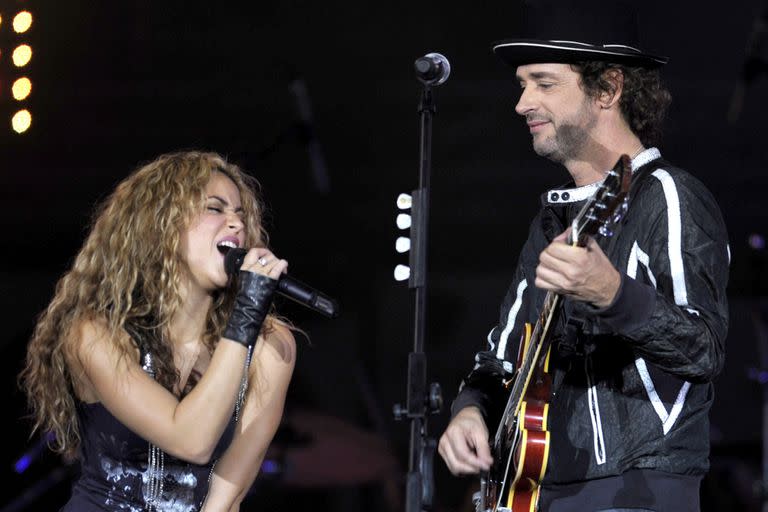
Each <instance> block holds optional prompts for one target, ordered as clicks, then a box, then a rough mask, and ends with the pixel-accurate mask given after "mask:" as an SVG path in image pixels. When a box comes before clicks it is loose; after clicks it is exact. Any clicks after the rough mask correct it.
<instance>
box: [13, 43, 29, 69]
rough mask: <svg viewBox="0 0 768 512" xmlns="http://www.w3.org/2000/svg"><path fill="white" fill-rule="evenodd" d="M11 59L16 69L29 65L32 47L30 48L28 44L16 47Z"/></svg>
mask: <svg viewBox="0 0 768 512" xmlns="http://www.w3.org/2000/svg"><path fill="white" fill-rule="evenodd" d="M11 59H12V60H13V64H14V65H15V66H16V67H17V68H20V67H23V66H26V65H27V64H29V61H30V60H31V59H32V47H30V46H29V45H28V44H22V45H19V46H17V47H16V49H15V50H13V55H11Z"/></svg>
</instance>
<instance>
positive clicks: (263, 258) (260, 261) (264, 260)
mask: <svg viewBox="0 0 768 512" xmlns="http://www.w3.org/2000/svg"><path fill="white" fill-rule="evenodd" d="M259 263H261V266H262V267H265V266H266V265H267V263H268V262H267V258H265V257H264V256H262V257H261V258H259Z"/></svg>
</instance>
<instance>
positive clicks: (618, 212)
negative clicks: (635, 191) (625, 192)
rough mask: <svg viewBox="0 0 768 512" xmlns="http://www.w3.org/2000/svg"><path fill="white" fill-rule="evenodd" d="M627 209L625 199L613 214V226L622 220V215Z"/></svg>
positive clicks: (627, 204)
mask: <svg viewBox="0 0 768 512" xmlns="http://www.w3.org/2000/svg"><path fill="white" fill-rule="evenodd" d="M628 208H629V202H628V201H627V200H626V199H625V200H624V201H622V203H621V206H619V207H618V208H616V213H614V214H613V222H614V223H615V224H618V223H619V221H620V220H621V219H622V218H624V214H625V213H627V209H628Z"/></svg>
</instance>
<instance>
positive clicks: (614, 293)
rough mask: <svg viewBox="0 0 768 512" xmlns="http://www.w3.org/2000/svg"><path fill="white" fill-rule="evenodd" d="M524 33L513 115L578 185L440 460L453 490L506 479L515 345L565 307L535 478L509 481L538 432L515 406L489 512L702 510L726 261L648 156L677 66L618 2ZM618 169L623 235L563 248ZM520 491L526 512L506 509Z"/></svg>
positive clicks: (535, 227) (547, 19)
mask: <svg viewBox="0 0 768 512" xmlns="http://www.w3.org/2000/svg"><path fill="white" fill-rule="evenodd" d="M525 20H526V29H525V31H524V32H523V33H522V34H521V35H520V37H519V38H516V39H507V40H503V41H499V42H497V43H495V44H494V45H493V51H494V53H496V55H498V56H499V57H500V58H501V59H503V60H504V61H505V62H506V63H507V64H509V65H510V66H512V67H513V68H514V69H515V71H516V77H517V79H518V81H519V83H520V85H521V88H522V92H521V95H520V99H519V101H518V103H517V105H516V107H515V110H516V111H517V113H518V114H520V115H521V116H523V117H524V118H525V120H526V123H527V125H528V127H529V129H530V133H531V137H532V140H533V149H534V151H535V152H536V153H537V154H538V155H540V156H543V157H546V158H548V159H550V160H552V161H555V162H557V163H560V164H562V165H563V166H564V167H565V168H566V170H567V171H568V173H569V174H570V177H571V181H569V182H568V183H566V184H564V185H562V186H560V187H557V188H556V189H553V190H550V191H548V192H546V193H545V194H544V195H543V196H542V208H541V209H540V211H539V212H538V213H537V214H536V216H535V218H534V219H533V221H532V224H531V228H530V231H529V236H528V239H527V241H526V243H525V245H524V246H523V249H522V252H521V253H520V255H519V258H518V263H517V269H516V273H515V277H514V281H513V282H512V283H511V285H510V286H509V289H508V292H507V294H506V297H505V299H504V301H503V304H502V306H501V312H500V318H499V322H498V324H497V325H496V326H495V327H494V328H493V329H492V330H491V332H490V334H489V335H488V347H487V348H486V349H485V350H483V351H481V352H479V353H478V354H477V356H476V358H475V364H474V368H473V369H472V371H471V372H470V373H469V374H468V376H467V377H466V378H465V379H464V380H463V382H462V385H461V388H460V391H459V394H458V396H457V397H456V400H455V401H454V402H453V405H452V420H451V422H450V424H449V425H448V427H447V428H446V431H445V433H444V434H443V436H442V437H441V439H440V442H439V452H440V454H441V456H442V457H443V459H444V460H445V463H446V465H447V466H448V468H449V469H450V470H451V472H452V473H454V474H456V475H459V474H478V473H479V474H481V476H483V475H484V476H485V477H487V476H488V475H489V474H490V475H492V474H494V470H493V468H494V467H496V466H499V465H501V466H503V465H505V464H506V462H507V461H501V460H498V459H499V457H500V454H499V453H494V450H493V448H492V440H493V434H494V432H496V433H497V435H498V432H501V433H502V434H504V425H505V421H508V420H509V419H510V418H509V414H508V413H509V411H508V410H507V411H505V409H504V408H505V404H507V403H508V401H509V396H510V390H511V389H513V387H514V383H515V382H516V379H520V378H521V375H520V372H519V371H518V370H519V364H520V358H519V357H518V355H519V354H518V344H519V342H521V341H522V342H523V343H524V344H525V342H526V340H527V339H528V337H527V335H526V325H528V326H531V325H533V324H537V322H538V321H540V320H541V318H540V313H541V310H542V306H543V305H544V302H545V298H546V297H547V295H548V294H549V295H550V296H552V295H556V296H557V297H560V298H562V301H561V303H560V304H559V307H558V314H557V315H556V316H555V317H554V319H553V320H552V324H551V325H550V326H549V328H548V330H547V334H546V336H547V337H548V342H549V345H548V346H549V347H550V349H549V350H548V351H547V352H546V353H542V354H540V355H539V357H541V358H543V359H542V368H544V367H545V368H546V372H547V374H548V377H547V379H549V380H548V383H547V386H546V387H542V388H540V389H537V388H536V386H540V382H538V381H535V379H534V380H532V381H531V382H530V384H529V385H528V391H531V390H532V391H534V392H537V393H538V394H537V395H536V396H537V398H536V402H537V403H540V404H544V405H545V407H543V408H542V411H543V412H542V413H541V414H539V415H538V423H539V425H538V426H539V428H538V431H540V432H542V433H541V434H537V435H540V441H538V442H539V444H540V445H542V446H543V447H544V448H543V450H544V451H543V452H541V453H544V456H543V457H539V459H540V460H538V461H537V462H536V463H537V468H539V469H540V472H539V473H538V476H536V477H526V478H523V479H522V480H521V479H519V478H518V481H516V482H515V481H514V480H515V476H516V474H519V473H520V471H517V469H520V468H521V467H522V465H523V464H532V462H531V461H530V460H526V455H530V452H531V451H532V449H531V447H530V446H528V449H526V442H525V440H524V439H522V438H523V437H524V436H525V435H528V434H529V433H530V432H531V431H529V430H527V429H526V428H523V426H524V424H526V425H527V422H528V418H524V417H523V414H521V413H520V411H519V408H518V409H514V408H513V411H512V416H511V417H512V421H511V423H512V424H516V427H515V428H516V429H517V430H515V432H514V435H512V434H510V438H514V439H512V442H513V447H514V449H513V453H512V456H511V468H510V471H509V472H507V473H505V475H504V477H503V479H508V480H509V481H506V482H504V483H503V485H502V488H503V489H504V490H503V495H501V496H490V499H489V497H488V496H487V494H488V493H487V492H486V496H485V497H484V496H482V494H483V493H482V492H481V493H480V494H481V496H479V505H478V510H482V511H485V510H490V511H496V510H499V511H504V510H514V512H521V510H523V509H524V512H530V511H533V510H540V511H546V512H563V511H578V512H594V511H600V512H605V511H618V510H626V509H629V510H634V511H642V510H645V511H656V512H661V511H674V512H687V511H699V486H700V481H701V478H702V477H703V475H704V474H705V473H706V471H707V470H708V468H709V420H708V413H709V409H710V407H711V402H712V381H713V379H714V378H715V376H716V375H717V374H718V373H719V372H720V370H721V369H722V365H723V361H724V343H725V339H726V334H727V325H728V312H727V297H726V284H727V280H728V265H729V258H730V255H729V248H728V245H727V234H726V229H725V225H724V222H723V219H722V217H721V214H720V210H719V208H718V206H717V204H716V203H715V201H714V198H713V197H712V195H711V194H710V192H709V191H708V190H707V189H706V187H705V186H704V185H703V184H702V183H701V182H700V181H699V180H697V179H696V178H695V177H694V176H693V175H692V174H690V173H688V172H686V171H685V170H683V169H680V168H678V167H675V166H673V165H671V164H670V163H668V162H667V161H665V160H663V159H662V157H661V153H660V151H659V149H657V148H656V147H655V146H654V144H655V143H656V142H657V139H658V135H659V133H660V127H661V122H662V119H663V115H664V111H665V109H666V107H667V105H668V103H669V101H670V95H669V93H668V92H667V91H666V90H665V89H664V87H663V85H662V84H661V81H660V75H659V69H660V68H661V67H662V66H663V65H664V64H665V63H666V62H667V59H666V58H665V57H660V56H656V55H653V54H649V53H644V52H643V51H641V50H639V49H638V48H639V45H638V43H637V36H636V34H637V25H636V16H635V13H634V11H633V10H632V8H631V6H630V5H627V4H622V3H621V2H617V1H613V2H599V1H597V0H590V1H584V0H580V1H578V2H577V1H575V0H574V1H572V2H568V1H558V2H552V3H545V2H537V3H534V2H531V3H530V5H529V6H528V10H527V11H526V13H525ZM622 155H627V156H628V157H629V159H630V160H631V165H630V167H631V174H632V178H631V188H630V189H629V194H628V195H629V207H628V210H627V211H626V213H625V214H624V215H623V216H622V218H621V219H620V221H619V222H618V223H617V224H616V225H615V226H614V227H613V228H612V230H613V231H614V234H613V236H612V237H610V238H603V239H602V240H601V241H600V242H598V241H597V240H596V239H594V238H592V237H587V238H586V239H585V243H584V244H583V246H582V245H579V244H574V243H570V242H571V238H569V236H570V228H569V226H571V224H572V222H573V221H574V219H575V218H576V216H577V214H578V212H580V211H581V209H582V207H583V206H584V205H585V203H586V202H587V201H589V200H590V199H591V198H592V197H593V195H594V193H595V192H596V191H597V190H598V188H599V187H600V186H601V183H602V182H603V181H604V180H605V179H606V173H607V172H608V171H610V170H611V169H612V168H613V167H614V165H615V164H616V162H617V161H619V160H620V159H621V156H622ZM522 353H523V354H524V353H525V346H523V347H522ZM505 413H506V418H505ZM500 422H501V423H500ZM497 427H499V428H498V430H497ZM530 435H531V436H533V434H530ZM502 437H503V436H502ZM518 438H519V439H518ZM489 439H490V440H489ZM530 474H534V475H536V474H537V473H536V471H533V472H530ZM487 480H488V479H487V478H483V482H484V483H486V481H487ZM491 480H493V478H491ZM497 483H498V482H497ZM515 492H519V493H523V492H527V493H528V494H529V496H530V499H529V500H528V501H527V502H526V504H525V505H519V504H515V505H514V507H513V506H512V503H513V500H512V498H511V495H512V494H514V493H515ZM515 507H516V508H515ZM518 509H520V510H518Z"/></svg>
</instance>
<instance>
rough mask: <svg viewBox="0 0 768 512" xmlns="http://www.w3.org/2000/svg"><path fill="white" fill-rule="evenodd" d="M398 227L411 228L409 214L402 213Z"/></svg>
mask: <svg viewBox="0 0 768 512" xmlns="http://www.w3.org/2000/svg"><path fill="white" fill-rule="evenodd" d="M397 227H399V228H400V229H408V228H409V227H411V216H410V215H408V214H407V213H401V214H399V215H398V216H397Z"/></svg>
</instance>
